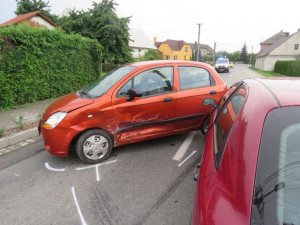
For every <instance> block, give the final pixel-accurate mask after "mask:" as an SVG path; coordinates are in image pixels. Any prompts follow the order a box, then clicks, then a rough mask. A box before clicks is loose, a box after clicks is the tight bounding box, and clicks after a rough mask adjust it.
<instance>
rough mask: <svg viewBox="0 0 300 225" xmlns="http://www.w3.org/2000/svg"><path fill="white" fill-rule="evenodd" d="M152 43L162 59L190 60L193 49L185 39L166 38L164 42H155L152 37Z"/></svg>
mask: <svg viewBox="0 0 300 225" xmlns="http://www.w3.org/2000/svg"><path fill="white" fill-rule="evenodd" d="M154 45H155V46H156V48H157V49H158V51H159V53H160V55H161V57H162V59H165V60H191V59H192V55H193V51H192V49H191V46H190V45H189V44H187V43H186V42H185V41H183V40H180V41H177V40H170V39H167V40H166V41H164V42H157V39H156V38H154Z"/></svg>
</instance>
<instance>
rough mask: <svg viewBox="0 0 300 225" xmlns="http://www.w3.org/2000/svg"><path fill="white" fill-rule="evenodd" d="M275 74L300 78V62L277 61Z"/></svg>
mask: <svg viewBox="0 0 300 225" xmlns="http://www.w3.org/2000/svg"><path fill="white" fill-rule="evenodd" d="M274 72H275V73H280V74H284V75H287V76H297V77H299V76H300V60H293V61H277V62H276V64H275V68H274Z"/></svg>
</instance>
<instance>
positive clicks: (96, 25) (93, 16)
mask: <svg viewBox="0 0 300 225" xmlns="http://www.w3.org/2000/svg"><path fill="white" fill-rule="evenodd" d="M115 5H116V3H114V0H102V2H100V3H96V2H93V7H92V8H91V9H89V10H88V11H86V12H85V11H76V10H69V12H68V14H69V15H67V16H64V17H62V18H61V19H60V25H61V26H62V28H63V29H64V30H66V31H67V32H68V33H79V34H81V35H82V36H85V37H88V38H93V39H97V40H98V41H99V43H100V44H101V45H102V46H103V60H104V61H107V62H110V63H115V64H124V63H127V62H131V61H133V59H132V56H131V48H130V47H129V40H130V36H129V27H128V24H129V21H130V17H125V18H118V16H117V14H116V12H115Z"/></svg>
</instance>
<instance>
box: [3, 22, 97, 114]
mask: <svg viewBox="0 0 300 225" xmlns="http://www.w3.org/2000/svg"><path fill="white" fill-rule="evenodd" d="M0 40H1V41H0V89H1V90H0V91H1V95H0V109H9V108H13V107H16V106H18V105H22V104H26V103H30V102H34V101H40V100H44V99H48V98H56V97H59V96H62V95H65V94H67V93H70V92H72V91H75V90H78V89H80V88H81V87H82V86H84V85H86V84H88V83H91V82H92V81H94V80H95V79H97V78H98V76H99V74H100V61H101V46H100V45H99V43H98V42H97V41H96V40H92V39H88V38H83V37H81V36H80V35H67V34H65V33H64V32H63V31H62V30H59V29H55V30H48V29H46V28H32V27H29V26H8V27H3V28H0Z"/></svg>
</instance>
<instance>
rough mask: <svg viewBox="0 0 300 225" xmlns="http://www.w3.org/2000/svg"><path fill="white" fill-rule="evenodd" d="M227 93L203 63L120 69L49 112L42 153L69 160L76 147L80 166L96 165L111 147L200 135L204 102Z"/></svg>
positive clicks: (43, 127)
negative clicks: (71, 149)
mask: <svg viewBox="0 0 300 225" xmlns="http://www.w3.org/2000/svg"><path fill="white" fill-rule="evenodd" d="M226 90H227V87H226V85H225V83H224V82H223V80H222V79H221V77H220V76H219V74H218V73H216V71H215V70H214V69H213V67H211V66H210V65H208V64H205V63H199V62H190V61H177V60H176V61H170V60H167V61H148V62H137V63H132V64H128V65H124V66H121V67H120V68H117V69H116V70H114V71H111V72H109V73H107V74H106V75H104V76H102V77H101V78H100V79H99V80H97V81H95V82H94V83H92V84H91V85H90V86H87V87H85V88H83V89H82V90H80V91H77V92H74V93H71V94H69V95H67V96H64V97H62V98H60V99H59V100H57V101H56V102H54V103H53V104H52V105H50V106H49V108H48V109H47V110H46V112H45V113H44V115H43V117H42V120H41V122H40V129H41V133H42V136H43V139H44V144H45V148H46V149H47V150H48V151H49V152H50V153H52V154H54V155H58V156H68V151H69V147H70V145H75V146H76V152H77V155H78V157H79V158H80V159H81V160H82V161H84V162H88V163H98V162H101V161H103V160H105V159H107V158H108V157H109V155H110V153H111V151H112V148H113V147H116V146H121V145H126V144H129V143H135V142H139V141H144V140H148V139H152V138H158V137H163V136H167V135H173V134H177V133H180V132H185V131H191V130H197V129H200V128H201V126H202V124H207V123H204V122H205V121H207V120H208V118H207V115H208V113H209V112H210V111H211V109H212V107H211V106H210V105H209V104H208V102H211V101H213V102H214V101H218V100H219V99H220V97H221V96H222V95H223V94H224V93H225V91H226ZM202 130H203V128H202Z"/></svg>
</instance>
